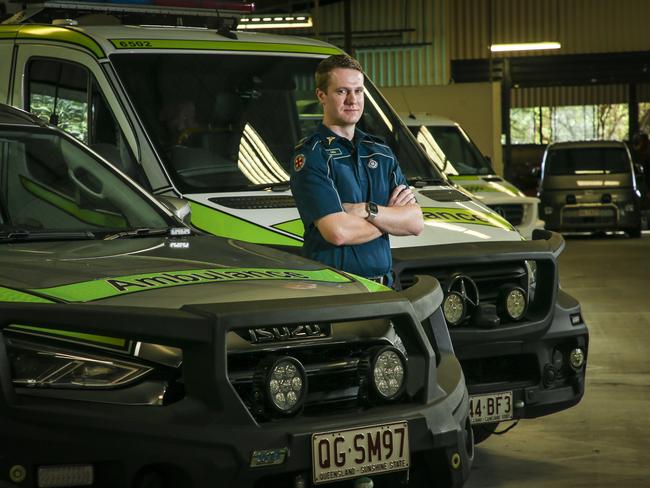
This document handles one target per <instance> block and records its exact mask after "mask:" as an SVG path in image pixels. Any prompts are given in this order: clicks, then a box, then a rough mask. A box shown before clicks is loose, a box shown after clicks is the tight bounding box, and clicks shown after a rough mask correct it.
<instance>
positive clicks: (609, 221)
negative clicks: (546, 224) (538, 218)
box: [562, 206, 617, 227]
mask: <svg viewBox="0 0 650 488" xmlns="http://www.w3.org/2000/svg"><path fill="white" fill-rule="evenodd" d="M616 222H617V218H616V209H615V208H614V207H609V206H607V207H604V206H594V207H565V208H564V209H563V210H562V225H563V226H567V227H568V226H571V227H589V226H610V225H611V226H615V225H616Z"/></svg>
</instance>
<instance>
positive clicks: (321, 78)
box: [316, 54, 363, 91]
mask: <svg viewBox="0 0 650 488" xmlns="http://www.w3.org/2000/svg"><path fill="white" fill-rule="evenodd" d="M336 68H346V69H355V70H357V71H359V72H360V73H363V68H361V65H360V64H359V61H357V60H356V59H354V58H353V57H352V56H348V55H347V54H334V55H333V56H330V57H329V58H325V59H323V60H322V61H321V62H320V63H318V67H317V68H316V88H318V89H319V90H322V91H327V85H328V84H329V82H330V73H331V72H332V71H333V70H335V69H336Z"/></svg>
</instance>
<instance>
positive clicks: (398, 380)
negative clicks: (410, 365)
mask: <svg viewBox="0 0 650 488" xmlns="http://www.w3.org/2000/svg"><path fill="white" fill-rule="evenodd" d="M371 374H372V385H373V386H374V390H375V392H376V393H377V395H379V397H380V398H381V399H383V400H388V401H390V400H395V399H396V398H398V397H399V396H400V395H401V394H402V391H403V390H404V387H405V385H406V359H405V358H404V355H403V354H402V353H401V352H400V351H399V350H398V349H396V348H394V347H392V346H387V347H384V348H382V349H380V350H379V351H378V352H377V353H376V354H375V357H374V360H373V361H372V363H371Z"/></svg>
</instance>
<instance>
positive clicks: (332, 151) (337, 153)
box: [325, 147, 343, 156]
mask: <svg viewBox="0 0 650 488" xmlns="http://www.w3.org/2000/svg"><path fill="white" fill-rule="evenodd" d="M325 152H327V154H331V155H332V156H340V155H341V154H343V153H342V152H341V150H340V149H339V148H338V147H334V148H332V149H325Z"/></svg>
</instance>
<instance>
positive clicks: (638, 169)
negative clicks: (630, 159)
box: [634, 163, 645, 176]
mask: <svg viewBox="0 0 650 488" xmlns="http://www.w3.org/2000/svg"><path fill="white" fill-rule="evenodd" d="M634 172H635V173H636V176H643V175H644V174H645V170H644V169H643V165H642V164H639V163H634Z"/></svg>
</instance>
